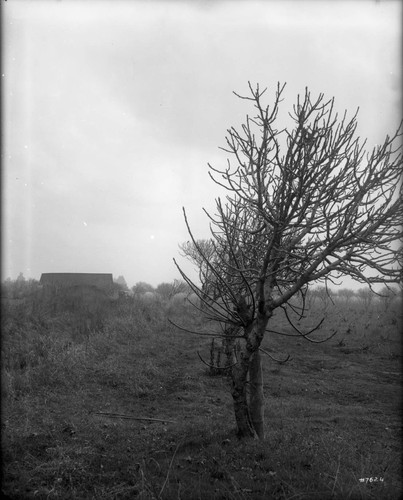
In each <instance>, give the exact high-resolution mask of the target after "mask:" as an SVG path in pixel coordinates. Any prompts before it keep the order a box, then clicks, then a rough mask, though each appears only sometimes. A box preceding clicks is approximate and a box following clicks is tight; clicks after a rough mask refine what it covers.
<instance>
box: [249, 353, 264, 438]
mask: <svg viewBox="0 0 403 500" xmlns="http://www.w3.org/2000/svg"><path fill="white" fill-rule="evenodd" d="M249 413H250V419H251V423H252V426H253V428H254V430H255V432H256V434H257V435H258V437H259V439H264V395H263V369H262V361H261V356H260V352H259V349H258V350H257V351H255V352H254V353H253V354H252V357H251V359H250V364H249Z"/></svg>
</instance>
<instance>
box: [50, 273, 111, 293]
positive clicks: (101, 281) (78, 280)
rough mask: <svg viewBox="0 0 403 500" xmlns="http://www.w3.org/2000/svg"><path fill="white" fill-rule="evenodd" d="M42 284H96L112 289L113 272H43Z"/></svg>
mask: <svg viewBox="0 0 403 500" xmlns="http://www.w3.org/2000/svg"><path fill="white" fill-rule="evenodd" d="M40 284H41V285H45V286H46V285H58V286H63V287H70V286H94V287H96V288H99V289H101V290H110V289H111V287H112V286H113V278H112V274H111V273H42V276H41V279H40Z"/></svg>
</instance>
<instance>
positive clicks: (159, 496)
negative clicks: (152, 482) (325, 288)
mask: <svg viewBox="0 0 403 500" xmlns="http://www.w3.org/2000/svg"><path fill="white" fill-rule="evenodd" d="M180 444H181V442H179V443H178V444H177V446H176V449H175V452H174V454H173V455H172V458H171V462H170V464H169V467H168V471H167V475H166V478H165V481H164V484H163V485H162V488H161V491H160V493H159V495H158V498H161V495H162V492H163V491H164V488H165V485H166V484H167V482H168V477H169V473H170V472H171V468H172V463H173V461H174V458H175V455H176V452H177V451H178V448H179V445H180Z"/></svg>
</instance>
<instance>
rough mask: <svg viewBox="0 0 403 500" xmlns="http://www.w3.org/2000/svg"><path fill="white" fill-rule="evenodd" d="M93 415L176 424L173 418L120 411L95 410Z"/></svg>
mask: <svg viewBox="0 0 403 500" xmlns="http://www.w3.org/2000/svg"><path fill="white" fill-rule="evenodd" d="M94 415H103V416H104V417H110V418H126V419H128V420H149V421H151V422H167V423H170V424H176V423H177V422H175V421H173V420H166V419H162V418H150V417H133V416H132V415H122V414H120V413H108V412H103V411H96V412H94Z"/></svg>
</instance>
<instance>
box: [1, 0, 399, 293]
mask: <svg viewBox="0 0 403 500" xmlns="http://www.w3.org/2000/svg"><path fill="white" fill-rule="evenodd" d="M401 5H402V4H401V2H400V1H382V0H381V1H375V0H373V1H370V0H368V1H365V0H364V1H360V0H359V1H356V2H355V1H344V2H342V1H335V0H331V1H320V2H319V1H316V0H314V1H305V0H297V1H284V0H282V1H265V2H252V1H235V0H233V1H227V2H224V1H212V0H211V1H187V2H185V1H182V2H174V1H163V2H162V1H161V2H157V1H148V2H146V1H129V0H126V1H123V0H122V1H119V0H113V1H112V0H110V1H94V0H92V1H84V0H61V1H51V0H48V1H38V0H30V1H24V0H19V1H18V0H12V1H8V2H2V5H1V7H2V15H3V19H2V23H3V26H2V28H3V29H2V31H3V35H2V36H3V39H2V45H3V52H2V56H3V64H2V91H3V110H2V111H3V117H2V121H3V157H2V171H3V175H2V181H3V186H2V199H3V200H2V209H3V210H2V219H3V220H2V279H5V278H7V277H11V278H12V279H15V278H16V277H17V275H18V274H19V273H20V272H22V273H23V274H24V276H25V277H26V278H36V279H39V278H40V275H41V273H42V272H102V273H105V272H110V273H113V275H114V277H115V278H117V277H118V276H119V275H123V276H124V277H125V279H126V281H127V283H128V285H129V286H132V285H134V284H135V283H136V282H138V281H146V282H149V283H151V284H152V285H154V286H155V285H157V284H158V283H161V282H164V281H172V280H173V279H174V278H179V275H178V272H177V271H176V269H175V267H174V265H173V262H172V257H177V256H178V243H181V242H183V241H186V240H187V239H188V235H187V232H186V227H185V224H184V220H183V216H182V208H181V207H182V206H185V207H186V209H187V211H188V215H189V219H190V222H191V224H192V227H193V230H194V233H195V236H196V237H198V238H205V237H208V221H207V219H206V217H205V215H204V214H203V212H202V207H206V208H207V209H210V210H211V209H213V208H214V198H215V197H216V196H218V195H219V194H220V192H219V190H218V189H217V187H216V186H215V185H214V184H213V183H212V181H211V180H210V179H209V177H208V174H207V172H208V169H207V162H210V163H212V164H213V165H214V166H217V167H219V166H223V165H224V164H225V154H224V153H223V152H221V151H220V150H219V149H218V147H219V146H223V145H224V139H225V134H226V129H227V128H229V127H230V126H232V125H234V126H238V125H239V124H240V123H241V122H242V120H243V119H244V116H245V114H246V112H250V111H251V109H248V108H247V107H246V105H245V102H244V101H239V99H237V98H236V97H235V96H234V95H233V94H232V91H233V90H235V91H237V92H238V93H244V94H245V93H246V92H247V88H248V86H247V82H248V80H250V81H251V82H252V83H257V82H258V83H259V84H260V86H262V87H268V93H267V96H268V98H270V99H271V98H272V96H273V95H274V90H275V87H276V84H277V82H278V81H280V82H282V83H284V82H287V87H286V92H285V101H284V102H283V103H282V106H283V107H282V108H281V109H282V113H284V114H286V113H287V112H288V111H289V110H291V107H292V105H293V104H294V102H295V98H296V95H297V94H298V93H303V92H304V88H305V86H308V87H309V88H310V90H311V91H312V93H313V94H314V95H317V94H318V93H319V92H323V93H324V94H325V97H328V98H331V97H335V98H336V106H337V108H338V109H339V110H341V111H344V109H347V110H348V111H349V112H350V113H351V114H353V113H354V111H355V110H356V108H357V107H358V106H359V107H360V113H359V116H358V122H359V129H358V130H359V133H360V135H361V136H363V137H367V138H368V144H369V145H370V146H373V145H375V144H376V143H377V142H380V141H382V140H383V139H384V137H385V135H386V134H387V133H393V132H394V131H395V129H396V128H397V125H398V123H399V121H400V119H401V109H402V107H401V85H402V82H401V66H400V62H401V61H400V57H401V53H400V44H401V20H402V15H401ZM350 116H351V115H350ZM185 268H186V269H188V266H185Z"/></svg>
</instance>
